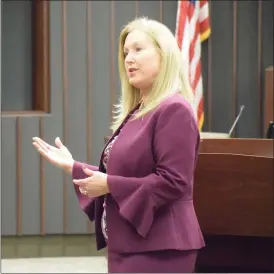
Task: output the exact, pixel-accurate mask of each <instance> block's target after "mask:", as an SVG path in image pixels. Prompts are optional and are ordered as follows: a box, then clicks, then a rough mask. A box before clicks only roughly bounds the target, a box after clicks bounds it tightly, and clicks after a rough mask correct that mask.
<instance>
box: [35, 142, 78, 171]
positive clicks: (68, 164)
mask: <svg viewBox="0 0 274 274" xmlns="http://www.w3.org/2000/svg"><path fill="white" fill-rule="evenodd" d="M32 140H33V143H32V144H33V145H34V147H35V148H36V149H37V151H38V152H39V153H40V154H41V155H42V156H43V157H44V158H46V159H47V160H48V161H49V162H50V163H52V164H53V165H55V166H57V167H59V168H62V169H63V170H65V171H66V172H67V173H69V174H71V172H72V166H73V163H74V160H73V157H72V155H71V153H70V152H69V150H68V149H67V148H66V147H65V146H64V145H63V144H62V142H61V140H60V138H59V137H57V138H56V139H55V144H56V147H54V146H51V145H50V144H48V143H46V142H45V141H43V140H42V139H41V138H39V137H33V138H32Z"/></svg>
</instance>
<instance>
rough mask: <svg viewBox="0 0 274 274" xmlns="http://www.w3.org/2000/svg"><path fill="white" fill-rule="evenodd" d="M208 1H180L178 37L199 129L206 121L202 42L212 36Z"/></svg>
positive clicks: (177, 23) (177, 25) (177, 24)
mask: <svg viewBox="0 0 274 274" xmlns="http://www.w3.org/2000/svg"><path fill="white" fill-rule="evenodd" d="M210 32H211V29H210V23H209V6H208V1H205V0H204V1H203V0H200V1H199V0H183V1H178V8H177V22H176V39H177V42H178V45H179V47H180V49H181V52H182V59H183V60H184V62H186V64H187V69H188V75H189V79H190V84H191V86H192V90H193V93H194V111H195V114H196V117H197V122H198V127H199V130H201V129H202V126H203V122H204V105H203V104H204V99H203V82H202V66H201V43H202V42H203V41H204V40H206V39H207V38H208V37H209V36H210Z"/></svg>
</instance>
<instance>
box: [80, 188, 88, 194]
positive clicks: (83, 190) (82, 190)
mask: <svg viewBox="0 0 274 274" xmlns="http://www.w3.org/2000/svg"><path fill="white" fill-rule="evenodd" d="M79 191H80V193H81V194H83V195H87V190H86V189H85V188H82V187H79Z"/></svg>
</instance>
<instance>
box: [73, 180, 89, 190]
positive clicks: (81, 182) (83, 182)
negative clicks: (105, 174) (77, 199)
mask: <svg viewBox="0 0 274 274" xmlns="http://www.w3.org/2000/svg"><path fill="white" fill-rule="evenodd" d="M73 183H74V184H76V185H78V186H79V188H82V189H85V188H87V187H88V181H86V179H82V180H73Z"/></svg>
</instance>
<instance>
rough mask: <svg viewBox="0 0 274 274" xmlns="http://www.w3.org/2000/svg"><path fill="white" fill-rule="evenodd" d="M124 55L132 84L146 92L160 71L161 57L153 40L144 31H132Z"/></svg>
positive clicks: (126, 42)
mask: <svg viewBox="0 0 274 274" xmlns="http://www.w3.org/2000/svg"><path fill="white" fill-rule="evenodd" d="M124 56H125V68H126V71H127V75H128V79H129V82H130V84H131V85H133V86H134V87H136V88H138V89H140V91H141V93H142V94H144V93H146V92H147V91H148V90H149V89H150V88H151V86H152V84H153V83H154V81H155V79H156V77H157V75H158V73H159V71H160V62H161V57H160V54H159V52H158V50H157V49H156V47H155V45H154V43H153V41H152V40H151V39H150V37H149V36H148V35H146V34H145V33H144V32H142V31H138V30H134V31H132V32H130V33H129V34H128V36H127V38H126V40H125V44H124Z"/></svg>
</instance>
